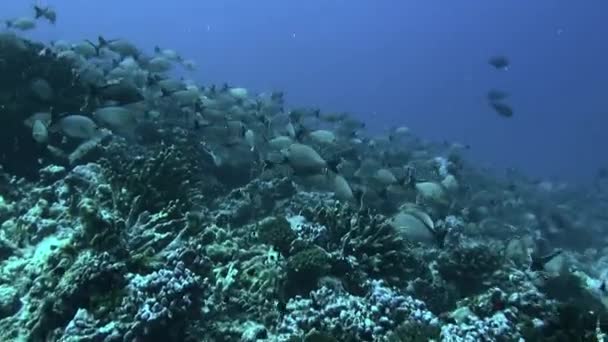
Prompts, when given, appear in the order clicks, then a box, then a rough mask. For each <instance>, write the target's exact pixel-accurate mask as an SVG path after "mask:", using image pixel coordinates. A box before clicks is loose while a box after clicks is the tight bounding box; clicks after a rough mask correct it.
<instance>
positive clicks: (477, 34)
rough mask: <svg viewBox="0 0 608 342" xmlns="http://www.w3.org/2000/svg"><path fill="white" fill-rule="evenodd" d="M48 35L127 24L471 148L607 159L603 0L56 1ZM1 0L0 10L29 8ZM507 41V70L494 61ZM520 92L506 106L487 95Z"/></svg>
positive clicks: (214, 72) (239, 70) (219, 71)
mask: <svg viewBox="0 0 608 342" xmlns="http://www.w3.org/2000/svg"><path fill="white" fill-rule="evenodd" d="M43 3H46V4H51V5H53V6H54V7H55V8H56V9H57V12H58V16H59V18H58V23H57V25H56V26H55V27H52V26H50V25H46V24H45V25H41V26H40V27H39V29H38V31H36V32H32V33H28V35H29V36H31V37H34V38H40V39H68V40H76V39H82V38H94V37H97V35H99V34H103V35H104V36H106V37H108V38H116V37H123V38H127V39H130V40H132V41H134V42H135V43H137V44H139V45H140V46H142V47H144V48H146V49H147V50H149V51H151V49H152V47H153V46H155V45H159V46H161V47H167V48H174V49H176V50H178V51H179V52H180V53H181V54H183V55H184V56H185V57H187V58H192V59H194V60H196V61H197V62H198V64H199V71H198V72H197V73H196V74H195V75H193V77H195V78H196V79H198V80H200V81H202V82H204V83H208V82H218V83H222V82H229V83H231V84H234V85H239V86H244V87H248V88H251V89H254V90H259V91H263V90H269V89H282V90H285V91H286V92H287V95H288V99H289V102H290V103H291V104H294V105H295V104H304V105H318V106H320V107H321V108H323V109H325V110H346V111H351V112H352V113H353V114H354V115H356V116H357V117H359V118H362V119H364V120H366V121H368V123H369V125H370V126H372V128H374V129H376V130H380V129H382V128H385V127H389V126H391V125H395V124H396V125H407V126H409V127H410V128H411V129H412V130H413V131H414V132H415V133H416V134H418V135H420V136H422V137H425V138H429V139H432V140H440V141H442V140H446V139H447V140H455V141H459V142H463V143H467V144H470V145H471V146H472V150H471V152H470V155H471V157H472V158H473V159H475V160H477V161H479V162H480V163H483V165H488V166H492V167H497V168H504V167H516V168H519V169H522V170H523V171H525V172H527V173H528V174H529V175H532V176H544V177H557V178H561V179H566V180H569V181H578V182H588V181H589V180H590V179H591V177H592V175H594V174H595V172H596V170H597V168H598V167H600V166H602V165H606V164H608V153H607V152H606V149H607V147H608V135H607V134H606V130H607V129H608V124H607V123H608V117H607V116H608V109H607V106H608V104H607V101H606V99H607V98H608V68H607V64H608V19H607V18H608V1H605V0H585V1H576V2H575V1H565V0H534V1H529V0H503V1H498V0H492V1H490V0H488V1H481V0H469V1H445V0H442V1H439V0H425V1H422V0H419V1H405V0H402V1H398V0H390V1H389V0H374V1H370V0H349V1H346V0H340V1H338V0H333V1H332V0H308V1H295V0H292V1H289V0H260V1H248V0H239V1H237V0H215V1H205V0H174V1H151V0H147V1H144V0H122V1H117V0H105V1H93V0H90V1H85V0H80V1H74V0H53V1H51V0H48V1H45V2H43ZM30 13H31V11H30V7H29V4H28V3H27V2H26V1H17V0H11V1H8V0H5V1H2V3H1V4H0V16H2V17H3V18H9V17H13V16H20V15H27V14H30ZM500 53H504V54H506V55H508V56H509V57H510V58H511V60H512V67H511V69H510V70H508V71H505V72H500V71H497V70H492V68H490V67H489V66H488V65H487V63H486V61H487V58H488V57H489V56H490V55H493V54H500ZM490 87H498V88H503V89H505V90H508V91H509V92H511V93H512V98H511V103H512V105H513V107H514V108H515V116H514V117H513V118H512V119H504V118H502V117H499V116H497V115H496V114H494V113H493V112H492V110H490V109H489V108H488V107H487V104H486V102H485V100H484V94H485V92H486V91H487V90H488V89H489V88H490Z"/></svg>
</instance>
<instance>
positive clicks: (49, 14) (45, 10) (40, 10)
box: [34, 5, 57, 24]
mask: <svg viewBox="0 0 608 342" xmlns="http://www.w3.org/2000/svg"><path fill="white" fill-rule="evenodd" d="M34 11H35V12H36V15H35V16H36V19H38V18H41V17H42V18H45V19H46V20H48V21H49V22H50V23H51V24H55V22H57V12H55V10H53V9H52V8H51V7H41V6H37V5H34Z"/></svg>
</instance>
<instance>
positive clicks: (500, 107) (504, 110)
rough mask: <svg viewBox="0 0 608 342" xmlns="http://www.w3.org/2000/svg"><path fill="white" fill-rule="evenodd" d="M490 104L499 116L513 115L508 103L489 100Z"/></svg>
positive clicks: (507, 116)
mask: <svg viewBox="0 0 608 342" xmlns="http://www.w3.org/2000/svg"><path fill="white" fill-rule="evenodd" d="M490 106H492V108H494V110H495V111H496V113H498V114H499V115H500V116H504V117H505V118H510V117H512V116H513V109H512V108H511V107H510V106H509V105H508V104H505V103H502V102H496V101H492V102H490Z"/></svg>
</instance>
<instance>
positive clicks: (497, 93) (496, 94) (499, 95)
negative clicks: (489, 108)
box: [486, 89, 509, 102]
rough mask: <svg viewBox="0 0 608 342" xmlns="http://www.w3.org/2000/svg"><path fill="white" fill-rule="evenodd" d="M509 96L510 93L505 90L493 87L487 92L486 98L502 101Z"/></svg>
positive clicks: (491, 100) (492, 100)
mask: <svg viewBox="0 0 608 342" xmlns="http://www.w3.org/2000/svg"><path fill="white" fill-rule="evenodd" d="M507 97H509V93H507V92H504V91H502V90H498V89H491V90H490V91H488V93H487V94H486V98H487V99H488V101H490V102H496V101H502V100H504V99H506V98H507Z"/></svg>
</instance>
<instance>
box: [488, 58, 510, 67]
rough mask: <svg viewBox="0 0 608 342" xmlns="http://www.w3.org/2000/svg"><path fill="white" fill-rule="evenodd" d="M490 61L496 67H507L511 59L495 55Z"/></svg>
mask: <svg viewBox="0 0 608 342" xmlns="http://www.w3.org/2000/svg"><path fill="white" fill-rule="evenodd" d="M488 63H490V65H491V66H493V67H495V68H496V69H506V68H508V67H509V64H510V63H509V59H507V57H505V56H494V57H491V58H490V59H489V60H488Z"/></svg>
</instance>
